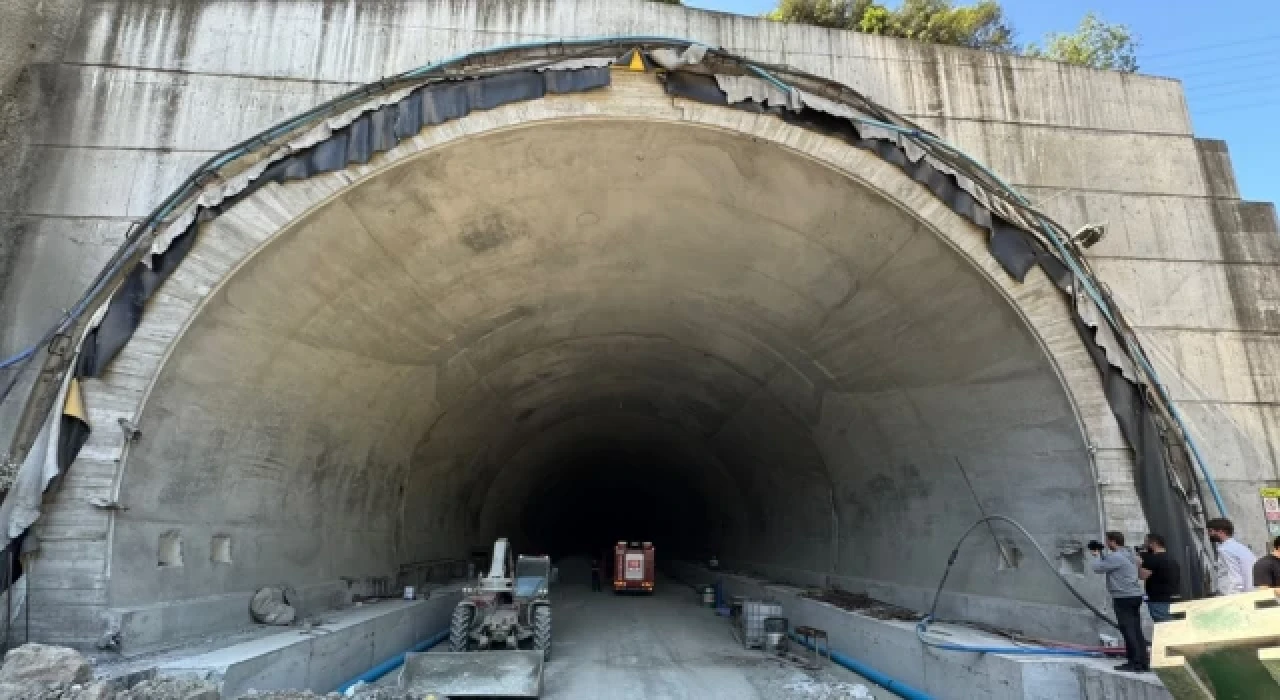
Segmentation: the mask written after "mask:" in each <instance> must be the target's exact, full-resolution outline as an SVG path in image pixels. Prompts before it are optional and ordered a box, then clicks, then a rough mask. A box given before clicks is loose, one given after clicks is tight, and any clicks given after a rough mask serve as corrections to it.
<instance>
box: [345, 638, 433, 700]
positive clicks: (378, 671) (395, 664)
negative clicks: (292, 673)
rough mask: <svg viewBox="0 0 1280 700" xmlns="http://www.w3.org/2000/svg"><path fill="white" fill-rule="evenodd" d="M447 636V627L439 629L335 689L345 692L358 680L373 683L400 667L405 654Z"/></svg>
mask: <svg viewBox="0 0 1280 700" xmlns="http://www.w3.org/2000/svg"><path fill="white" fill-rule="evenodd" d="M448 636H449V630H448V628H445V629H444V630H441V631H440V632H439V633H438V634H435V635H432V636H430V637H428V638H427V639H425V640H423V641H421V642H418V643H417V644H415V645H413V647H412V648H410V649H409V650H408V651H406V652H404V653H403V654H396V655H395V656H393V657H391V658H389V659H387V660H386V661H383V662H382V663H380V664H378V665H377V666H374V667H373V668H371V669H369V670H368V671H365V672H364V673H362V674H360V675H359V676H356V677H355V678H352V679H351V680H349V681H347V682H346V683H343V684H342V685H340V686H338V688H337V691H338V692H339V693H345V692H347V689H348V688H350V687H351V686H353V685H355V684H356V683H360V682H364V683H373V682H375V681H377V680H378V679H379V678H382V677H383V676H385V675H387V674H388V673H391V672H392V671H394V670H396V669H397V668H400V666H401V665H403V664H404V657H405V654H412V653H415V652H422V651H426V650H428V649H430V648H431V647H433V646H435V645H437V644H439V643H440V642H443V641H444V640H445V638H447V637H448Z"/></svg>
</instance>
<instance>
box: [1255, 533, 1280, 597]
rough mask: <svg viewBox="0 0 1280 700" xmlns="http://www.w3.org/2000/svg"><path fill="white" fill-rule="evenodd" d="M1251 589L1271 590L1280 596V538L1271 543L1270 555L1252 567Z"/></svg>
mask: <svg viewBox="0 0 1280 700" xmlns="http://www.w3.org/2000/svg"><path fill="white" fill-rule="evenodd" d="M1253 587H1254V588H1273V589H1276V595H1278V596H1280V537H1277V538H1276V540H1275V542H1272V543H1271V553H1270V554H1268V555H1267V556H1265V557H1263V558H1261V559H1259V560H1258V561H1257V562H1256V563H1255V564H1254V565H1253Z"/></svg>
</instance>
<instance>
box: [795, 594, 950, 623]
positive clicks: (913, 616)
mask: <svg viewBox="0 0 1280 700" xmlns="http://www.w3.org/2000/svg"><path fill="white" fill-rule="evenodd" d="M804 597H806V598H811V599H813V600H820V601H822V602H824V603H830V604H832V605H834V606H836V607H838V608H843V609H844V610H848V611H850V612H856V613H861V614H863V615H866V616H867V617H874V618H876V619H877V620H904V621H907V622H918V621H919V620H921V619H922V618H923V617H924V616H923V615H921V614H920V613H918V612H916V611H914V610H908V609H907V608H902V607H898V606H897V605H892V604H889V603H884V602H881V601H879V600H876V599H875V598H872V597H871V596H869V595H867V594H866V593H850V592H848V591H842V590H840V589H838V588H828V589H823V590H811V591H805V593H804Z"/></svg>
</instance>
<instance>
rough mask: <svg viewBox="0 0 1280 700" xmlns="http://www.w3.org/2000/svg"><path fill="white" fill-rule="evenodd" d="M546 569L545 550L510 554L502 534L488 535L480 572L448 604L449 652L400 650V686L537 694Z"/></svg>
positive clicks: (546, 634) (447, 692)
mask: <svg viewBox="0 0 1280 700" xmlns="http://www.w3.org/2000/svg"><path fill="white" fill-rule="evenodd" d="M551 573H552V571H551V559H550V558H549V557H545V556H526V555H521V556H519V557H516V556H514V555H513V554H512V551H511V545H510V543H509V542H508V541H507V540H506V539H505V538H502V539H499V540H498V541H496V542H494V545H493V553H492V559H491V562H490V565H489V570H488V572H487V573H486V574H484V575H481V576H480V578H479V581H478V583H477V585H475V586H468V587H466V588H464V589H463V598H462V600H461V601H459V602H458V604H457V606H456V607H455V608H454V609H453V617H452V619H451V621H450V625H449V652H448V653H424V654H408V655H407V656H406V658H405V666H404V671H403V672H402V673H401V677H400V684H401V686H403V687H404V688H406V689H408V690H409V691H411V692H413V693H414V694H418V693H424V694H425V693H436V694H438V695H442V696H444V697H449V698H461V697H538V695H539V693H541V691H542V668H543V664H544V663H545V662H546V661H547V660H548V659H550V658H551V599H550V586H551ZM471 652H483V653H471Z"/></svg>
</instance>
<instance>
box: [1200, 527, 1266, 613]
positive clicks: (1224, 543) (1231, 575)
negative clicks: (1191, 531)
mask: <svg viewBox="0 0 1280 700" xmlns="http://www.w3.org/2000/svg"><path fill="white" fill-rule="evenodd" d="M1205 528H1206V529H1208V531H1209V539H1210V540H1212V541H1213V543H1214V544H1216V545H1217V546H1218V565H1217V567H1216V568H1217V573H1218V590H1219V592H1220V593H1222V594H1223V595H1231V594H1233V593H1246V592H1248V591H1252V590H1253V577H1252V576H1251V575H1250V573H1251V572H1252V571H1253V564H1254V562H1256V561H1257V560H1258V558H1257V557H1255V556H1254V555H1253V552H1251V551H1249V548H1248V547H1246V546H1244V545H1243V544H1240V543H1239V542H1238V541H1236V539H1235V534H1236V526H1235V524H1234V523H1232V522H1231V521H1230V520H1227V519H1226V518H1214V519H1213V520H1210V521H1209V522H1207V523H1205Z"/></svg>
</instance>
